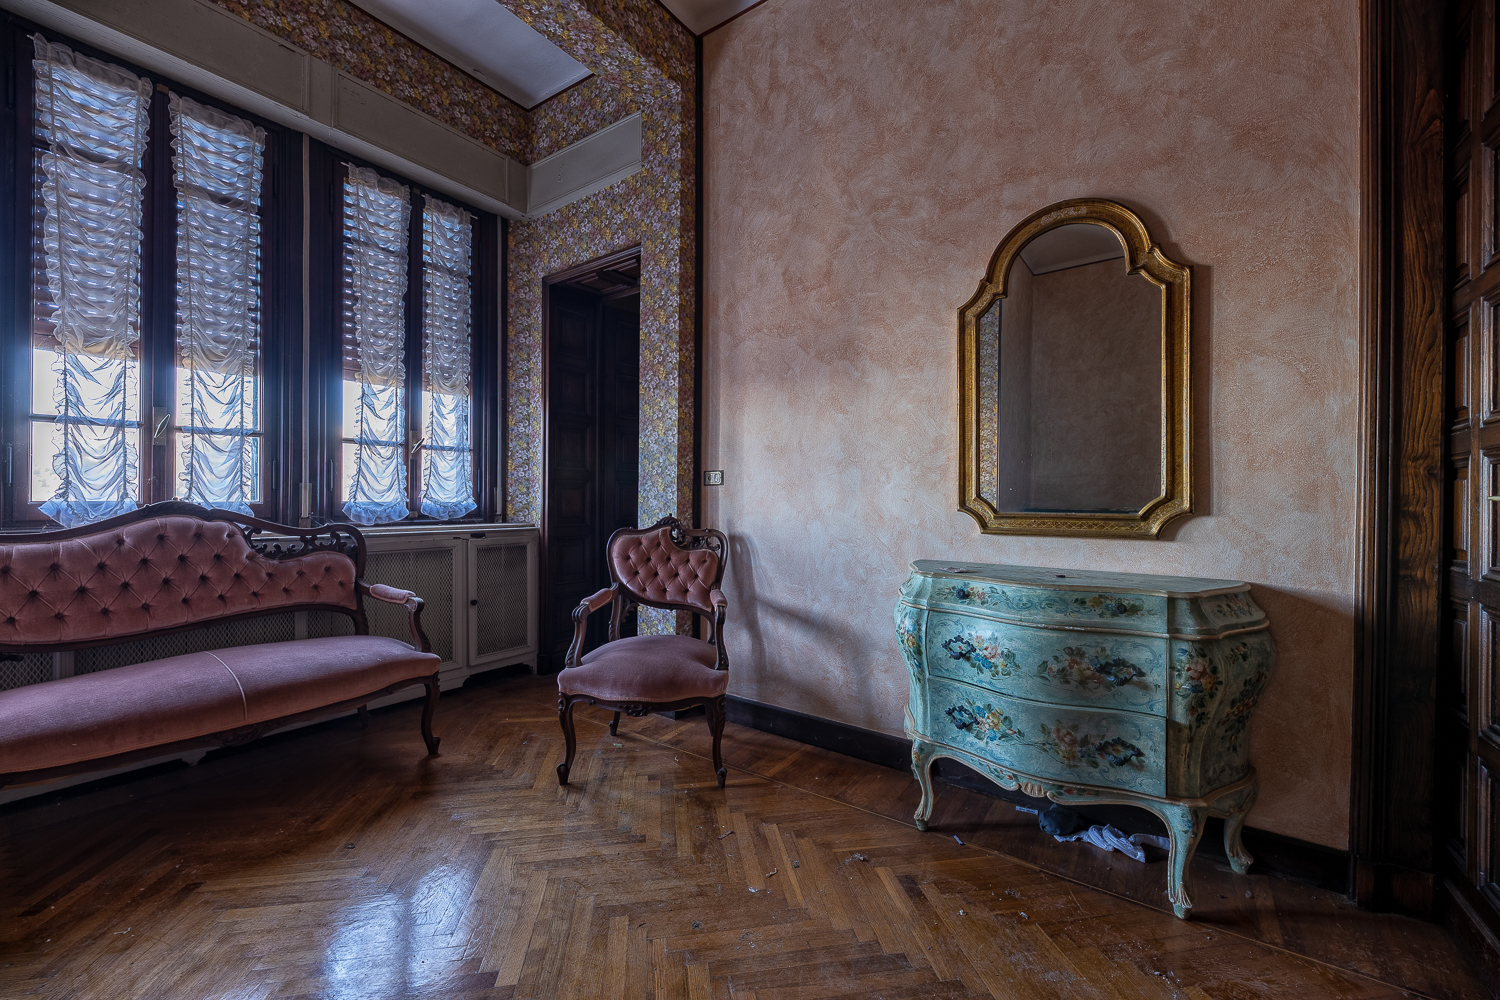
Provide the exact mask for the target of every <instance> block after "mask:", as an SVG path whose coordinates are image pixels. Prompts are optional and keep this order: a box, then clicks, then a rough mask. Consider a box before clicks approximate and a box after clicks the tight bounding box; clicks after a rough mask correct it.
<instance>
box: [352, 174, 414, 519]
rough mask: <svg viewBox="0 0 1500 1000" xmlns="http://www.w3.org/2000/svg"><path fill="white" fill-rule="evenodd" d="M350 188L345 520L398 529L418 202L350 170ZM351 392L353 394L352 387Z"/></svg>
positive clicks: (402, 188) (401, 189)
mask: <svg viewBox="0 0 1500 1000" xmlns="http://www.w3.org/2000/svg"><path fill="white" fill-rule="evenodd" d="M347 166H348V169H349V176H348V178H347V179H346V180H345V182H344V310H345V322H346V323H347V324H348V326H349V328H350V330H349V332H350V334H351V336H350V338H349V340H347V341H346V344H347V345H348V346H346V348H345V349H346V351H352V352H353V354H354V358H353V359H352V360H353V361H354V366H353V367H354V371H353V372H352V374H353V381H354V383H355V391H357V392H358V397H357V400H356V402H355V406H354V427H353V428H352V430H353V439H354V447H353V452H352V459H351V461H352V463H353V467H352V469H351V470H349V475H348V477H347V478H348V480H349V492H348V496H347V497H346V498H345V503H344V516H346V517H348V518H349V519H350V520H351V521H354V522H356V523H359V524H376V523H379V522H381V521H396V520H400V519H401V518H403V517H405V516H406V515H407V513H408V511H407V507H406V363H405V360H404V358H403V354H404V351H405V347H406V312H405V297H406V266H407V255H406V244H407V225H408V221H409V219H410V217H411V216H410V212H411V198H410V194H409V191H408V189H407V187H406V185H404V184H398V183H396V182H395V181H393V180H391V179H390V178H388V177H381V176H380V175H378V174H377V173H376V172H375V171H373V170H369V169H366V168H363V167H356V166H354V165H353V164H347ZM346 391H348V388H347V385H346Z"/></svg>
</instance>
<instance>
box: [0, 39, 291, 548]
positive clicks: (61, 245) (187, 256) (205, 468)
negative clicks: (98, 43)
mask: <svg viewBox="0 0 1500 1000" xmlns="http://www.w3.org/2000/svg"><path fill="white" fill-rule="evenodd" d="M29 42H30V46H31V48H32V53H33V59H32V60H31V63H32V66H31V68H32V72H33V78H34V81H35V86H34V95H35V100H34V102H33V106H32V109H31V110H32V124H33V129H32V133H33V138H32V157H31V160H32V164H33V170H32V177H31V192H30V194H31V198H30V201H31V217H32V235H33V241H32V242H33V250H32V261H31V270H32V273H33V279H32V296H31V299H32V323H31V344H30V351H29V352H28V356H27V357H26V358H25V360H24V364H25V366H26V368H27V369H29V378H28V379H27V380H26V382H27V386H28V389H29V392H27V394H26V398H27V400H28V405H27V407H26V411H27V412H26V423H27V425H28V426H27V433H26V434H25V436H24V440H22V441H19V442H17V441H12V442H11V443H10V445H9V446H8V451H7V457H8V460H9V461H8V469H7V479H9V478H10V471H9V466H13V465H14V459H15V453H16V451H17V450H19V451H20V452H21V453H22V455H23V456H25V458H26V460H27V461H26V465H27V466H28V467H29V471H30V474H29V475H28V476H26V477H25V479H26V486H25V495H24V498H23V501H24V502H23V503H21V504H13V507H22V508H26V509H30V510H33V511H35V512H36V513H37V514H41V515H45V516H47V517H50V518H52V519H53V520H55V521H58V522H59V523H61V524H63V525H65V526H68V525H75V524H83V523H87V522H90V521H96V520H99V519H101V518H104V517H110V516H113V515H115V514H120V513H124V512H126V511H129V510H132V509H134V508H135V507H136V506H138V505H139V504H141V503H148V502H151V501H152V500H158V499H168V498H171V497H177V498H180V499H184V500H190V501H192V502H194V503H198V504H202V505H204V506H207V507H221V508H226V509H230V510H236V511H239V512H241V513H266V512H267V511H265V510H263V509H262V510H256V509H255V507H254V506H252V505H259V504H262V503H263V501H264V493H265V485H266V484H265V482H264V479H265V477H264V474H263V473H264V463H263V461H262V439H263V437H264V430H265V428H264V426H263V422H262V412H263V411H262V398H263V395H264V388H265V387H264V384H263V383H264V380H263V378H262V377H261V376H262V373H261V370H260V360H261V359H260V346H261V343H262V339H263V338H262V317H261V305H262V302H261V299H262V281H261V256H262V249H263V248H262V225H261V210H262V188H263V186H264V184H263V182H264V178H265V169H264V166H265V164H264V160H265V150H266V131H265V129H263V128H261V127H259V126H257V125H255V124H253V123H252V122H250V121H248V120H246V119H244V118H241V117H239V116H236V115H234V114H230V113H228V112H225V111H222V110H220V109H217V108H214V107H210V106H208V105H206V104H203V103H200V102H199V101H196V100H194V99H193V98H191V97H188V96H186V95H183V94H179V93H176V92H175V91H174V90H172V89H171V88H169V87H166V86H159V85H155V84H153V82H152V81H151V80H150V79H148V78H146V77H143V76H139V75H137V74H135V73H133V72H131V71H130V70H128V69H125V68H124V67H121V66H118V65H114V64H112V63H110V62H107V61H104V60H101V59H96V58H93V57H90V56H87V55H83V54H80V53H77V52H74V51H73V50H72V49H70V48H69V47H68V46H66V45H63V44H61V43H58V42H54V41H50V40H49V39H47V38H45V37H44V36H42V35H40V34H37V35H34V36H32V37H31V38H30V40H29ZM153 182H157V183H153ZM153 258H154V259H153ZM147 271H153V272H154V273H153V275H152V277H153V278H154V279H155V280H154V281H151V280H147V281H143V274H145V273H146V272H147ZM148 314H149V316H150V319H149V320H148V319H147V316H148ZM148 413H149V415H150V419H146V418H145V417H144V416H143V415H144V414H148ZM18 446H19V448H18ZM11 519H12V520H17V519H21V520H24V519H25V515H24V514H21V513H20V512H19V511H15V510H13V511H12V514H11Z"/></svg>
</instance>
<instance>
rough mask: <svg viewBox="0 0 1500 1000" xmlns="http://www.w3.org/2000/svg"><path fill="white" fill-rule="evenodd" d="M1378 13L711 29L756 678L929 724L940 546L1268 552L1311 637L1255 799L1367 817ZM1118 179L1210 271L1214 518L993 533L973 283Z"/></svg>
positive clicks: (1126, 12)
mask: <svg viewBox="0 0 1500 1000" xmlns="http://www.w3.org/2000/svg"><path fill="white" fill-rule="evenodd" d="M1357 10H1358V8H1357V5H1356V4H1353V3H1349V2H1330V0H1221V2H1217V3H1213V4H1201V5H1181V4H1175V5H1174V4H1167V5H1162V4H1148V3H1145V2H1142V0H1124V2H1121V0H1072V2H1062V3H1054V4H1035V3H1022V2H1019V0H943V2H938V0H882V2H881V3H878V4H872V3H868V2H861V0H769V2H767V3H764V4H762V5H760V6H759V7H756V8H754V9H753V10H751V11H750V12H749V13H747V14H746V15H744V16H743V17H740V18H738V19H737V20H735V21H733V22H731V23H730V24H728V25H727V26H726V27H724V28H722V29H720V30H718V31H715V32H713V33H712V34H710V35H709V36H707V38H706V39H705V40H704V74H705V81H704V82H705V109H704V121H705V130H706V135H705V168H704V169H705V175H704V176H705V185H706V191H705V209H706V220H705V230H704V238H705V240H706V245H705V253H704V260H705V268H706V273H705V279H704V280H705V286H704V291H705V313H704V347H705V357H704V385H703V405H704V413H703V427H704V441H703V461H704V467H705V468H710V469H719V468H721V469H724V470H726V471H725V485H724V486H723V487H719V488H709V489H706V490H705V504H704V507H705V519H706V520H707V521H708V522H709V523H713V524H717V525H719V526H720V527H722V528H724V529H725V530H727V531H728V532H729V533H730V535H731V537H732V539H733V554H734V562H732V563H731V567H730V575H729V580H728V583H727V585H726V591H727V592H728V593H729V594H730V598H731V601H732V611H731V629H730V631H729V632H728V633H727V634H728V637H729V641H730V642H731V652H732V662H733V663H734V671H733V674H732V680H731V692H732V693H734V694H736V695H740V696H743V697H747V698H752V699H755V700H758V701H762V702H768V703H771V704H775V705H781V706H785V707H787V708H792V709H796V710H798V711H803V712H809V713H813V714H816V715H820V716H824V717H827V718H831V719H837V720H841V721H844V722H847V723H851V724H853V725H857V726H863V727H867V728H871V729H878V730H882V731H884V732H887V733H893V734H899V733H900V731H901V711H902V705H903V704H904V703H905V700H906V686H907V682H906V676H905V671H904V669H903V667H902V664H901V658H900V656H899V654H898V653H897V650H896V646H895V643H894V640H893V638H892V635H893V630H892V624H891V610H892V607H893V605H894V602H895V599H896V588H897V586H898V585H899V584H900V582H901V581H902V579H903V578H904V577H905V575H906V566H907V563H908V562H909V561H910V560H912V559H916V558H936V559H945V558H953V559H958V558H963V559H980V560H985V561H992V562H1009V563H1017V564H1025V565H1043V566H1059V567H1068V568H1076V567H1096V568H1100V569H1112V570H1139V571H1144V572H1156V573H1182V574H1194V575H1203V576H1217V577H1229V578H1235V579H1243V580H1246V581H1249V582H1250V583H1251V584H1253V585H1254V588H1255V597H1256V599H1257V600H1258V601H1259V602H1260V603H1261V604H1262V605H1263V606H1264V607H1265V608H1266V610H1267V611H1268V613H1269V614H1270V617H1271V621H1272V623H1273V627H1272V630H1273V633H1274V635H1275V637H1276V641H1277V644H1278V647H1279V649H1280V653H1281V657H1280V662H1279V665H1278V667H1277V673H1276V675H1275V677H1274V679H1273V681H1272V683H1271V686H1270V689H1269V691H1268V692H1267V695H1266V697H1265V699H1264V701H1263V703H1262V706H1261V708H1260V711H1259V714H1258V715H1257V717H1256V721H1255V724H1254V727H1253V730H1252V753H1253V758H1254V760H1255V763H1256V766H1257V767H1258V769H1259V770H1260V773H1261V777H1262V792H1261V797H1260V803H1259V805H1258V806H1257V807H1256V809H1255V812H1254V814H1253V815H1252V817H1251V820H1250V822H1251V824H1252V825H1254V826H1257V827H1261V828H1264V829H1269V830H1274V831H1277V832H1281V833H1285V834H1289V835H1292V836H1296V837H1302V838H1305V839H1308V840H1312V841H1316V842H1319V843H1323V844H1327V845H1331V846H1337V847H1342V846H1344V845H1345V844H1346V843H1347V828H1348V798H1349V795H1348V786H1349V734H1350V721H1351V702H1350V697H1349V685H1350V676H1351V669H1352V658H1353V625H1352V608H1353V592H1354V548H1355V546H1354V523H1355V513H1356V512H1355V451H1356V440H1357V433H1358V412H1357V411H1358V407H1357V404H1356V395H1357V389H1358V363H1357V355H1356V346H1357V331H1356V298H1357V280H1356V274H1357V271H1356V268H1357V262H1358V228H1359V227H1358V210H1359V169H1358V141H1359V121H1358V111H1359V108H1358V82H1359V80H1358V32H1357ZM1084 196H1095V197H1105V198H1113V199H1116V200H1118V201H1121V202H1123V203H1125V204H1126V205H1129V206H1131V207H1132V208H1134V209H1135V210H1136V211H1137V212H1139V213H1140V214H1141V215H1142V216H1143V217H1144V218H1145V219H1146V220H1147V223H1148V225H1149V226H1150V227H1151V230H1152V233H1153V235H1154V236H1155V238H1156V239H1157V240H1158V242H1160V243H1161V244H1162V246H1163V248H1164V249H1165V250H1166V252H1167V253H1168V255H1169V256H1171V257H1172V258H1174V259H1176V260H1179V261H1182V262H1184V263H1188V264H1191V265H1193V267H1194V269H1195V270H1194V279H1193V280H1194V287H1195V296H1194V323H1195V328H1194V338H1195V339H1194V347H1195V359H1194V364H1195V374H1194V379H1195V382H1194V386H1195V392H1196V404H1197V405H1196V412H1195V432H1196V435H1197V437H1196V462H1197V465H1196V469H1197V472H1196V475H1197V498H1196V505H1197V508H1198V510H1199V511H1200V513H1199V514H1198V515H1196V516H1194V517H1192V518H1190V519H1188V520H1185V521H1180V522H1178V523H1177V525H1176V526H1175V527H1172V528H1169V529H1168V531H1167V533H1166V536H1165V538H1166V540H1159V541H1144V540H1143V541H1124V540H1102V541H1101V540H1090V539H1064V538H1036V539H1033V538H1024V537H1005V536H984V535H980V534H979V532H978V530H977V529H976V527H975V525H974V522H973V521H971V520H970V519H969V518H968V517H967V516H965V515H963V514H960V513H958V512H957V511H956V510H955V495H956V492H957V483H956V476H957V472H956V468H955V465H956V462H957V443H956V437H957V431H956V419H957V418H956V411H957V375H956V369H957V327H956V312H957V309H958V307H959V306H960V305H961V304H962V303H963V302H964V301H966V300H967V299H968V298H969V296H970V295H972V294H973V292H974V289H975V287H976V284H977V283H978V281H979V279H980V278H981V276H982V275H983V273H984V270H985V265H986V264H987V262H988V261H989V257H990V254H991V253H992V252H993V251H994V249H995V246H996V244H997V243H998V242H999V240H1000V239H1001V237H1002V236H1004V234H1005V233H1006V232H1007V231H1008V230H1009V229H1010V228H1011V227H1012V226H1014V225H1015V224H1016V223H1017V222H1019V221H1020V220H1021V219H1022V218H1024V217H1025V216H1027V215H1028V214H1030V213H1031V212H1033V211H1035V210H1036V209H1038V208H1041V207H1042V206H1044V205H1047V204H1049V203H1052V202H1055V201H1060V200H1062V199H1064V198H1074V197H1084Z"/></svg>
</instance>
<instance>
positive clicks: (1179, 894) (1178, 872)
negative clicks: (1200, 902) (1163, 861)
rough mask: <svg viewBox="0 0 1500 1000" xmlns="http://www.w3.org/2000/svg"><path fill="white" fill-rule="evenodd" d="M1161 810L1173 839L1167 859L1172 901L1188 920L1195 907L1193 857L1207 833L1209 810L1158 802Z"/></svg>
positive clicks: (1180, 913) (1175, 908)
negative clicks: (1190, 890) (1190, 885)
mask: <svg viewBox="0 0 1500 1000" xmlns="http://www.w3.org/2000/svg"><path fill="white" fill-rule="evenodd" d="M1157 810H1159V812H1158V815H1160V816H1161V818H1162V819H1164V820H1166V823H1167V832H1168V833H1169V834H1170V836H1171V843H1172V850H1171V856H1170V857H1169V858H1168V859H1167V898H1168V899H1170V900H1171V901H1172V912H1173V913H1175V914H1177V916H1178V917H1179V918H1181V919H1183V920H1186V919H1187V915H1188V913H1189V912H1191V911H1192V909H1193V899H1192V896H1190V895H1189V894H1188V877H1189V869H1188V865H1189V864H1191V862H1192V860H1193V852H1195V851H1196V850H1197V849H1198V840H1199V838H1201V837H1202V836H1203V824H1204V822H1205V821H1206V820H1207V819H1208V810H1207V809H1205V808H1202V807H1198V808H1194V807H1192V806H1179V805H1170V804H1162V805H1160V806H1157Z"/></svg>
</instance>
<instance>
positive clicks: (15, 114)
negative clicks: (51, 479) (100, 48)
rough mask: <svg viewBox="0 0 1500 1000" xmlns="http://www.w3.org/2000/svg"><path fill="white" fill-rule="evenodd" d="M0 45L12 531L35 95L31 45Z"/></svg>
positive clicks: (20, 438) (19, 510) (0, 455)
mask: <svg viewBox="0 0 1500 1000" xmlns="http://www.w3.org/2000/svg"><path fill="white" fill-rule="evenodd" d="M3 44H4V46H5V51H6V53H7V54H8V55H9V56H10V59H9V63H10V65H9V66H7V67H6V74H5V78H4V87H5V104H4V114H5V119H4V121H5V128H4V136H3V139H0V148H3V155H4V162H3V164H0V184H5V185H8V186H7V187H6V188H5V190H7V191H10V192H12V193H13V196H12V197H10V198H7V199H5V204H4V205H3V206H0V232H4V233H8V234H10V239H9V240H8V241H6V242H5V243H4V245H3V246H0V272H3V273H5V274H9V275H11V276H12V277H11V281H9V282H8V283H6V285H5V287H4V289H3V291H0V295H4V300H3V306H0V308H3V315H4V316H7V317H9V319H10V322H9V323H8V324H7V325H8V326H9V328H10V329H11V330H12V331H14V332H13V333H12V335H11V336H10V337H9V338H8V339H9V342H8V343H7V344H6V345H5V349H4V351H3V354H0V385H3V386H4V388H5V390H6V391H5V401H4V404H3V409H0V430H3V437H0V483H3V484H4V485H5V487H6V489H5V490H4V498H5V500H4V518H5V523H6V524H7V525H15V524H18V523H21V522H23V521H25V520H28V519H29V518H30V511H29V504H30V489H31V483H30V479H29V478H28V477H27V476H26V475H25V474H24V473H25V471H26V470H27V469H29V468H30V464H29V462H28V461H27V456H28V454H29V449H30V446H31V419H30V416H29V413H30V407H29V406H28V405H27V400H29V399H30V381H31V322H32V321H31V314H32V303H31V288H32V268H31V239H32V234H31V213H32V192H31V180H30V179H31V172H32V170H33V166H32V154H31V115H30V113H29V111H30V108H31V100H30V95H31V94H32V93H33V91H34V90H35V87H36V85H35V82H34V80H33V79H32V68H31V60H30V58H29V57H28V55H27V53H28V52H29V50H30V47H31V40H30V39H28V38H27V37H26V33H25V32H24V31H23V30H21V28H20V26H19V25H16V24H15V23H14V22H11V21H9V19H7V22H6V24H5V27H4V34H3Z"/></svg>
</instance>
